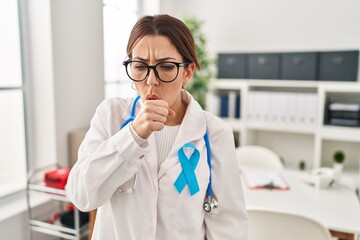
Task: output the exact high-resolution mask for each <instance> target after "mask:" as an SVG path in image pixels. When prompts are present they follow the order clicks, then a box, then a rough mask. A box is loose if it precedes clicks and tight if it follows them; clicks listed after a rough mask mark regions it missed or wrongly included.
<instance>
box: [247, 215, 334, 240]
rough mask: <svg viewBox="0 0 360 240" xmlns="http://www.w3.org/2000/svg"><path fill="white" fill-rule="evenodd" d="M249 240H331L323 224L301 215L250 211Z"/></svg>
mask: <svg viewBox="0 0 360 240" xmlns="http://www.w3.org/2000/svg"><path fill="white" fill-rule="evenodd" d="M247 213H248V240H331V239H332V237H331V235H330V232H329V230H328V229H326V228H325V227H324V226H323V225H322V224H321V223H319V222H317V221H315V220H313V219H310V218H307V217H304V216H300V215H294V214H289V213H280V212H272V211H264V210H248V212H247Z"/></svg>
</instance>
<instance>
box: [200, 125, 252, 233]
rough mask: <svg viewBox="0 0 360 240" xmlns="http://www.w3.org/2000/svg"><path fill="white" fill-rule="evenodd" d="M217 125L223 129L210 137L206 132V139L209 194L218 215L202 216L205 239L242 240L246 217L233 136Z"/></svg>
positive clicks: (227, 128)
mask: <svg viewBox="0 0 360 240" xmlns="http://www.w3.org/2000/svg"><path fill="white" fill-rule="evenodd" d="M219 121H220V120H219ZM217 124H220V125H221V126H222V127H223V128H224V129H220V130H218V131H216V132H213V133H212V134H211V129H209V133H210V136H209V137H210V144H211V157H212V158H211V160H212V161H211V167H212V190H213V194H214V196H215V198H216V199H217V201H218V203H219V211H218V213H217V214H215V215H211V214H206V215H205V224H206V238H207V240H216V239H234V240H235V239H237V240H246V239H247V215H246V208H245V201H244V195H243V190H242V185H241V177H240V170H239V167H238V164H237V159H236V153H235V145H234V138H233V133H232V130H231V129H230V127H228V126H227V125H225V123H223V122H222V123H217ZM211 125H212V124H209V126H211Z"/></svg>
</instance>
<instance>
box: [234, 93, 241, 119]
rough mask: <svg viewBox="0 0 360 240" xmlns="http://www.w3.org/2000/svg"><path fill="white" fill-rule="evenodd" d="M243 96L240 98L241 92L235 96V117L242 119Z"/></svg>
mask: <svg viewBox="0 0 360 240" xmlns="http://www.w3.org/2000/svg"><path fill="white" fill-rule="evenodd" d="M240 103H241V98H240V94H237V95H236V98H235V118H237V119H240V117H241V116H240V112H241V104H240Z"/></svg>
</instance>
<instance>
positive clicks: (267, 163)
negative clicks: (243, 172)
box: [236, 145, 284, 171]
mask: <svg viewBox="0 0 360 240" xmlns="http://www.w3.org/2000/svg"><path fill="white" fill-rule="evenodd" d="M236 154H237V158H238V162H239V166H240V168H241V167H242V166H245V167H246V166H249V167H258V168H264V169H270V170H276V171H279V170H283V169H284V165H283V164H282V162H281V160H280V157H279V156H278V155H277V154H276V153H274V152H273V151H272V150H270V149H268V148H265V147H262V146H254V145H248V146H241V147H238V148H237V149H236Z"/></svg>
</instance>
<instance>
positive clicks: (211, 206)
mask: <svg viewBox="0 0 360 240" xmlns="http://www.w3.org/2000/svg"><path fill="white" fill-rule="evenodd" d="M139 100H140V96H137V97H136V98H135V99H134V101H133V103H132V106H131V111H130V117H129V118H128V119H126V120H125V122H123V124H121V127H120V129H122V128H123V127H125V126H126V125H128V124H129V123H130V122H132V121H134V119H135V110H136V104H137V103H138V101H139ZM204 141H205V146H206V156H207V164H208V166H209V173H210V175H209V184H208V187H207V190H206V195H207V201H205V202H204V205H203V208H204V210H205V211H206V212H208V213H211V214H215V213H217V211H218V209H219V205H218V203H217V201H216V199H215V198H213V197H212V173H211V149H210V141H209V136H208V133H207V132H206V133H205V135H204ZM134 187H135V185H134Z"/></svg>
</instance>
